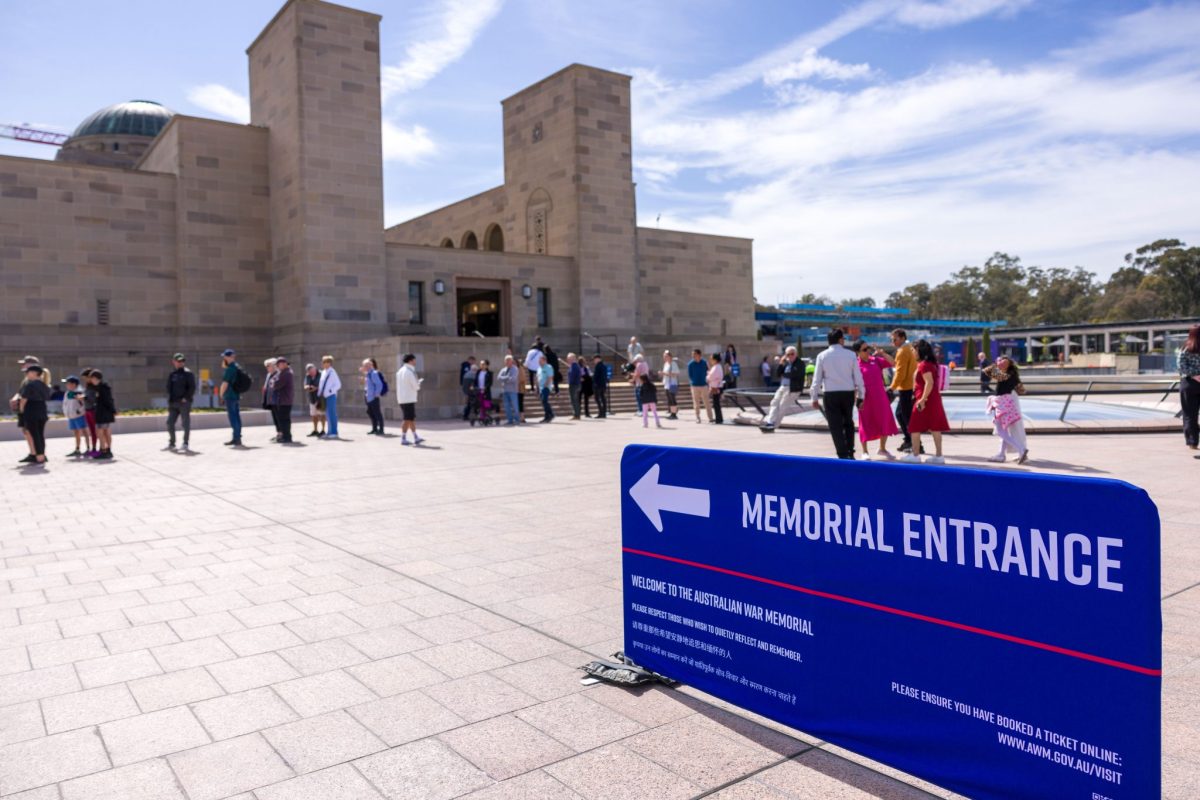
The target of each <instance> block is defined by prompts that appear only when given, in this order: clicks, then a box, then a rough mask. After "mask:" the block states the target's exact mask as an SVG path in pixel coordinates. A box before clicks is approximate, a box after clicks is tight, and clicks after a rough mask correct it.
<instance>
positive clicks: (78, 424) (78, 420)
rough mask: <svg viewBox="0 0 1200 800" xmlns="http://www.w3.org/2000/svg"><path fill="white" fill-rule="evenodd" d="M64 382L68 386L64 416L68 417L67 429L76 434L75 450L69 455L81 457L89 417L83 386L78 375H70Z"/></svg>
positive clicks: (64, 397) (63, 406) (64, 402)
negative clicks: (84, 405)
mask: <svg viewBox="0 0 1200 800" xmlns="http://www.w3.org/2000/svg"><path fill="white" fill-rule="evenodd" d="M63 383H64V384H66V386H67V390H66V391H65V392H63V403H62V411H63V416H64V417H66V418H67V430H69V431H70V432H71V433H73V434H74V435H75V450H74V452H72V453H70V454H69V455H70V456H71V457H72V458H79V457H80V456H82V455H83V437H84V436H86V435H87V433H86V431H87V417H86V416H85V414H84V410H83V388H82V387H81V386H80V382H79V377H78V376H76V375H69V376H68V377H67V379H66V380H64V381H63Z"/></svg>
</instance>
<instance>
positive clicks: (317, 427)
mask: <svg viewBox="0 0 1200 800" xmlns="http://www.w3.org/2000/svg"><path fill="white" fill-rule="evenodd" d="M320 385H321V374H320V372H318V371H317V365H316V364H307V365H305V367H304V393H305V394H306V395H307V396H308V416H309V417H311V418H312V424H313V429H312V433H310V434H308V435H309V436H324V435H325V398H323V397H321V395H320V394H319V393H318V392H317V389H319V388H320Z"/></svg>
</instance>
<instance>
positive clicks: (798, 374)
mask: <svg viewBox="0 0 1200 800" xmlns="http://www.w3.org/2000/svg"><path fill="white" fill-rule="evenodd" d="M777 373H778V375H779V388H778V389H776V390H775V396H774V397H772V398H771V407H770V408H769V409H767V413H766V415H765V416H764V417H763V420H762V426H761V427H760V428H759V430H761V431H762V432H763V433H774V432H775V426H776V425H778V424H779V421H780V420H782V419H783V417H784V415H785V414H787V412H788V411H789V410H792V407H793V406H794V405H795V404H796V401H797V400H798V398H799V397H800V393H801V392H803V391H804V359H802V358H800V357H799V356H798V354H797V352H796V348H795V347H789V348H788V349H787V350H785V351H784V354H783V360H782V361H780V362H779V368H778V370H777Z"/></svg>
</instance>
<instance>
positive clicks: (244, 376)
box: [232, 364, 254, 394]
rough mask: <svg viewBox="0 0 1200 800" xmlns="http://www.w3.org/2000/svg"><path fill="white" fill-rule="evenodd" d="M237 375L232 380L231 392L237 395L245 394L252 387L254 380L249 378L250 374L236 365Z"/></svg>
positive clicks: (239, 365)
mask: <svg viewBox="0 0 1200 800" xmlns="http://www.w3.org/2000/svg"><path fill="white" fill-rule="evenodd" d="M235 366H236V367H237V375H236V376H234V378H233V387H232V388H233V390H234V391H235V392H237V393H238V394H245V393H246V392H248V391H250V387H251V386H253V385H254V379H253V378H251V377H250V373H249V372H246V370H244V369H242V365H241V364H236V365H235Z"/></svg>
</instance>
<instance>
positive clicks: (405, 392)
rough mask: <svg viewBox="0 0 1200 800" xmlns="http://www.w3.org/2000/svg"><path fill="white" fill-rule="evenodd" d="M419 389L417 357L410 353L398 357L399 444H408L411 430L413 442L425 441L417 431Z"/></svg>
mask: <svg viewBox="0 0 1200 800" xmlns="http://www.w3.org/2000/svg"><path fill="white" fill-rule="evenodd" d="M420 391H421V379H420V378H418V377H417V357H416V356H415V355H413V354H412V353H407V354H405V356H404V358H402V359H400V369H398V370H397V371H396V402H397V403H399V404H400V415H401V419H402V421H401V423H400V444H408V432H409V431H412V435H413V444H420V443H421V442H423V441H425V440H424V439H422V438H421V435H420V434H418V433H417V393H418V392H420Z"/></svg>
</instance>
